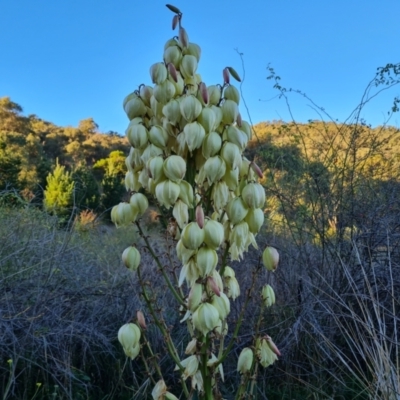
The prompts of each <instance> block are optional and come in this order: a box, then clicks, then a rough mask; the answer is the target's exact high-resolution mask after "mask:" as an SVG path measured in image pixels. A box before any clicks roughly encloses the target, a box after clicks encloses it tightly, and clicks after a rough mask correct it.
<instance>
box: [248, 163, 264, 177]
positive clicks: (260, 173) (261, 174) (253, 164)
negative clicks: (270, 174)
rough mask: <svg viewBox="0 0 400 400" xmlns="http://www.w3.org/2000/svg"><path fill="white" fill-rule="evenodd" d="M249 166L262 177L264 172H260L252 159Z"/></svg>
mask: <svg viewBox="0 0 400 400" xmlns="http://www.w3.org/2000/svg"><path fill="white" fill-rule="evenodd" d="M250 166H251V168H252V169H253V171H254V172H255V173H256V174H257V176H258V177H259V178H261V179H262V178H263V177H264V174H263V173H262V171H261V168H260V167H259V166H258V165H257V164H256V163H255V162H254V161H253V162H252V163H251V164H250Z"/></svg>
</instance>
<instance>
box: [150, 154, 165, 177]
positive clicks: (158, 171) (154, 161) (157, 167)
mask: <svg viewBox="0 0 400 400" xmlns="http://www.w3.org/2000/svg"><path fill="white" fill-rule="evenodd" d="M163 165H164V159H163V158H162V157H161V156H157V157H152V158H150V159H149V160H148V161H147V163H146V169H147V174H148V175H149V177H150V178H152V179H154V181H155V182H156V183H158V182H160V181H161V180H162V179H165V175H164V169H163Z"/></svg>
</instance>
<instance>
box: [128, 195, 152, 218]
mask: <svg viewBox="0 0 400 400" xmlns="http://www.w3.org/2000/svg"><path fill="white" fill-rule="evenodd" d="M129 203H130V204H131V206H132V207H133V208H134V210H136V212H137V214H138V215H143V214H144V213H145V211H146V210H147V208H148V207H149V201H148V200H147V197H146V196H145V195H144V194H142V193H135V194H133V195H132V196H131V198H130V200H129Z"/></svg>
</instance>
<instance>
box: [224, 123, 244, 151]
mask: <svg viewBox="0 0 400 400" xmlns="http://www.w3.org/2000/svg"><path fill="white" fill-rule="evenodd" d="M226 138H227V140H229V142H231V143H234V144H236V146H238V147H239V149H240V150H241V151H243V150H244V149H245V147H246V146H247V142H248V140H247V136H246V134H245V133H244V132H242V131H241V130H240V129H238V128H236V126H233V125H230V126H228V128H227V129H226Z"/></svg>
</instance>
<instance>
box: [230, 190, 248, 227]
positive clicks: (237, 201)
mask: <svg viewBox="0 0 400 400" xmlns="http://www.w3.org/2000/svg"><path fill="white" fill-rule="evenodd" d="M248 212H249V209H248V207H247V205H246V203H245V202H244V201H243V199H242V198H241V197H235V198H234V199H232V200H231V201H230V202H229V203H228V205H227V207H226V213H227V214H228V218H229V220H230V222H231V224H233V225H236V224H238V223H239V222H241V221H243V219H244V218H245V217H246V215H247V213H248Z"/></svg>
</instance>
